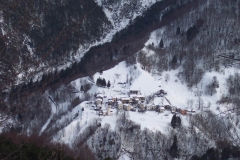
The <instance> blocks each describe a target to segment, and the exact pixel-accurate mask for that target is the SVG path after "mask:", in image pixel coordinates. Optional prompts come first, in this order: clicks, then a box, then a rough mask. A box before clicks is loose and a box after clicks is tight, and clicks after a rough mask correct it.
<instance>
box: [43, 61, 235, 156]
mask: <svg viewBox="0 0 240 160" xmlns="http://www.w3.org/2000/svg"><path fill="white" fill-rule="evenodd" d="M222 70H223V72H221V73H219V72H216V71H212V72H207V73H206V74H204V76H203V79H202V80H201V81H200V83H199V84H198V85H197V86H196V87H193V88H191V89H189V88H188V87H187V85H186V84H185V83H183V82H181V80H180V79H179V78H178V76H177V73H178V72H179V70H170V71H166V72H163V73H162V75H152V74H150V73H148V72H147V71H145V70H143V69H142V68H141V66H140V64H136V65H134V66H128V67H127V66H126V63H125V61H123V62H121V63H119V64H118V65H116V66H115V67H113V68H112V69H109V70H106V71H103V73H102V74H100V73H96V74H95V75H94V76H93V78H94V81H95V82H96V80H97V78H99V77H100V78H104V79H105V80H106V81H110V83H111V87H110V88H102V87H97V86H96V85H95V84H94V85H93V86H92V88H91V89H90V90H89V91H88V92H89V93H90V94H92V95H93V94H95V93H101V94H103V95H104V96H105V98H104V99H103V105H102V106H103V112H107V108H106V107H107V106H105V102H107V101H108V98H112V97H115V96H119V95H122V96H127V94H126V93H127V92H128V90H129V89H130V88H137V89H140V90H141V93H142V95H144V96H146V97H147V96H149V95H153V94H154V93H156V92H157V91H159V90H160V89H163V90H164V91H165V92H167V95H166V96H165V97H156V96H154V98H153V99H152V101H151V102H149V103H154V104H155V105H160V106H162V105H169V104H170V105H171V106H176V107H178V108H181V109H187V110H195V111H196V113H198V112H201V110H212V111H213V112H215V113H216V114H217V113H220V112H222V111H225V110H226V109H227V108H225V107H221V106H220V109H218V110H217V107H218V104H217V103H216V102H217V101H218V100H219V99H220V97H221V95H222V94H224V93H227V89H226V87H224V86H226V84H225V83H226V78H227V77H228V76H229V75H230V74H234V73H236V72H239V71H238V70H236V69H233V68H225V69H222ZM166 75H168V78H167V80H166ZM213 76H216V77H217V79H218V81H219V86H220V87H219V88H217V93H216V94H214V95H213V96H210V95H206V94H205V93H204V92H205V86H206V84H209V82H211V81H212V78H213ZM130 77H131V78H132V81H130V80H129V79H130ZM85 79H86V78H85ZM123 82H126V84H119V83H123ZM127 82H128V83H127ZM72 83H73V84H74V85H75V86H76V87H77V88H80V86H81V84H79V83H80V80H79V79H78V80H76V81H74V82H72ZM200 91H201V92H200ZM199 92H200V93H201V96H200V97H201V99H202V100H203V104H204V105H203V106H204V107H203V108H202V109H199V108H198V105H197V104H198V99H199V96H198V93H199ZM167 100H168V101H167ZM189 101H191V103H189ZM87 103H88V102H86V101H85V102H83V103H81V104H79V105H78V106H76V107H75V108H74V109H73V110H72V111H71V112H69V113H68V114H69V116H70V117H74V115H75V114H76V113H78V112H79V116H77V117H76V118H75V119H73V121H72V122H71V123H70V124H69V125H67V126H66V127H65V128H64V129H63V130H61V131H59V132H58V135H57V136H56V138H55V140H56V141H60V142H64V143H66V144H70V145H71V143H72V142H73V141H74V139H75V138H76V137H77V136H78V135H79V134H80V133H81V132H82V131H83V130H84V128H85V127H87V126H88V124H89V123H90V122H91V121H92V120H93V119H99V121H100V122H101V126H104V125H105V124H106V123H108V124H110V126H111V129H112V130H114V129H115V127H116V120H117V114H116V110H117V109H111V112H112V113H113V115H112V116H99V115H98V114H97V112H96V111H95V110H94V108H93V107H92V105H93V103H94V97H93V98H92V104H87ZM189 104H191V106H189ZM82 108H84V111H83V112H82V111H81V110H82ZM123 112H126V111H123ZM128 112H129V114H128V115H129V119H130V120H132V121H134V122H136V123H138V124H140V125H141V129H144V128H148V129H150V130H152V131H156V130H158V131H160V132H162V133H164V134H167V133H168V131H169V130H170V122H171V119H172V115H173V114H171V113H170V111H165V112H164V113H158V112H155V111H146V112H145V113H140V112H132V111H128ZM179 116H180V117H181V119H182V125H183V126H188V125H189V123H188V118H189V117H188V115H185V116H183V115H180V114H179ZM76 128H78V130H77V129H76ZM43 129H44V127H43ZM124 158H126V157H125V156H122V159H124Z"/></svg>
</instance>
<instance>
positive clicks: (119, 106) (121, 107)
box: [117, 101, 123, 110]
mask: <svg viewBox="0 0 240 160" xmlns="http://www.w3.org/2000/svg"><path fill="white" fill-rule="evenodd" d="M117 106H118V109H119V110H122V109H123V104H122V102H121V101H118V102H117Z"/></svg>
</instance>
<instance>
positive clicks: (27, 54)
mask: <svg viewBox="0 0 240 160" xmlns="http://www.w3.org/2000/svg"><path fill="white" fill-rule="evenodd" d="M107 6H109V7H111V8H112V9H113V10H114V9H117V8H118V6H120V1H107V0H104V1H102V7H107ZM138 6H140V4H139V3H137V1H132V3H131V4H130V5H129V8H125V10H123V11H122V16H123V17H128V16H129V17H131V15H127V13H128V12H126V11H127V10H131V9H135V8H138ZM0 7H1V11H0V18H2V19H3V20H4V23H0V26H1V28H2V29H3V30H4V32H0V53H1V57H2V58H1V59H0V62H1V63H0V67H1V72H0V83H1V85H0V90H1V95H0V107H1V111H2V112H4V113H6V116H1V119H2V122H1V124H2V126H3V132H6V133H8V132H11V133H19V134H23V135H28V136H30V135H34V134H38V133H39V134H42V131H41V129H42V126H43V125H44V124H45V122H46V121H47V119H48V118H49V117H50V116H51V103H54V104H55V107H56V110H57V114H55V115H53V118H52V120H51V122H50V124H49V125H48V127H47V128H46V129H45V130H44V134H42V135H43V137H44V136H45V137H44V139H45V140H51V138H52V137H53V135H55V134H56V133H57V132H58V134H57V135H58V136H59V137H61V136H64V131H63V130H62V129H63V128H64V127H66V126H67V125H68V124H70V123H71V121H72V118H71V117H68V116H67V112H68V111H70V110H72V109H73V108H74V107H75V106H77V105H78V104H80V103H81V102H83V101H84V100H88V99H90V98H91V97H92V96H93V95H89V94H88V90H89V89H90V88H91V86H92V85H93V84H92V83H89V82H88V81H87V80H83V81H81V87H80V88H77V87H76V86H75V85H74V84H72V83H70V82H71V81H72V80H74V79H76V78H79V77H83V76H90V79H91V75H92V74H94V73H95V72H97V71H99V72H102V71H103V70H105V69H108V68H110V67H112V66H114V65H115V64H117V63H118V62H120V61H122V60H126V62H127V64H128V65H129V66H131V65H134V64H135V63H136V60H137V61H138V62H139V63H141V65H142V66H143V67H144V68H145V70H147V71H148V72H150V73H153V74H156V73H157V74H161V73H162V72H163V71H166V70H170V69H177V68H180V71H179V73H178V77H179V78H180V79H181V81H182V82H183V83H186V84H187V85H188V87H189V88H190V89H191V88H194V87H197V86H198V83H199V82H200V80H201V79H202V76H203V75H204V73H205V72H206V71H211V70H212V71H218V72H224V70H222V69H221V68H222V67H229V66H234V67H236V68H239V64H236V63H235V62H234V61H232V60H228V59H224V58H221V57H220V56H227V57H233V58H239V53H240V52H239V49H240V48H239V36H240V33H239V29H238V26H239V16H240V12H239V10H240V9H239V8H240V2H239V1H238V0H232V1H227V0H212V1H207V0H195V1H191V0H178V1H175V0H166V1H161V2H156V3H155V4H154V5H152V6H151V7H150V8H149V9H147V10H146V11H145V12H144V13H143V15H142V16H139V17H137V18H135V19H134V20H132V21H131V23H129V25H128V26H127V27H126V28H125V29H123V30H122V31H120V32H118V33H117V34H116V35H115V36H114V37H113V41H112V42H108V43H106V44H102V45H98V46H94V47H92V48H91V49H90V50H89V51H88V52H87V53H86V54H85V55H84V56H83V57H82V59H81V61H77V60H74V56H75V55H76V54H77V52H78V49H79V46H84V47H86V48H87V47H89V46H90V45H91V44H93V43H95V41H99V40H101V38H103V37H104V36H105V35H106V34H107V32H109V30H111V29H112V27H113V26H112V24H111V23H110V21H109V20H108V19H107V17H106V15H105V14H104V12H103V11H102V7H100V6H98V5H97V3H95V2H94V1H92V0H89V1H86V2H85V1H75V0H71V1H69V0H68V1H64V0H63V1H43V2H40V1H36V2H35V3H32V2H31V1H24V2H22V1H4V2H0ZM219 13H221V14H219ZM125 14H126V15H125ZM115 16H116V17H117V15H115ZM96 17H97V18H96ZM160 27H161V28H160ZM158 28H160V29H158ZM154 30H155V34H156V37H157V43H152V44H149V45H148V46H147V49H148V50H149V51H153V52H154V53H155V54H153V55H150V56H149V55H148V54H147V53H146V51H145V50H141V49H142V48H143V47H144V43H145V42H146V41H147V39H148V38H149V34H150V33H151V32H152V31H154ZM69 60H70V61H72V62H73V63H72V65H70V66H68V67H67V68H62V69H55V70H49V71H48V68H49V67H57V66H58V65H62V64H64V63H65V62H68V61H69ZM30 68H32V69H30ZM34 68H39V70H38V69H36V71H35V70H34ZM29 69H30V70H29ZM42 69H43V70H42ZM38 71H43V72H42V73H41V74H40V75H38V76H39V77H38V78H36V77H35V74H36V73H39V72H38ZM20 73H23V74H22V75H23V77H22V78H19V77H18V75H19V74H20ZM133 78H134V77H130V79H133ZM239 78H240V76H239V74H235V75H231V76H229V78H228V79H226V82H227V87H228V91H229V93H228V94H227V95H222V98H221V99H220V100H219V104H227V105H229V104H230V105H231V106H232V110H233V111H234V112H236V116H229V117H228V118H226V119H221V118H219V117H218V116H214V114H213V113H212V112H210V111H209V112H204V113H201V114H196V115H195V116H192V117H191V120H189V121H190V124H191V127H190V128H184V127H183V126H181V119H180V118H179V117H177V116H174V118H173V119H172V122H171V126H170V134H169V135H164V134H162V133H161V132H153V131H151V130H148V129H144V130H141V129H140V125H139V124H136V123H134V122H132V121H130V120H129V119H128V115H127V114H119V115H118V120H117V126H118V129H116V130H113V129H111V128H110V125H106V126H102V127H99V126H98V125H97V121H98V120H94V121H93V122H91V124H90V125H89V127H88V128H87V129H85V130H84V132H82V133H81V136H79V137H78V138H77V139H76V142H75V143H74V144H73V146H72V148H74V150H73V152H74V151H75V152H78V151H79V150H80V151H81V153H83V154H84V155H86V153H91V154H89V155H91V156H92V155H94V156H92V157H85V159H87V158H89V159H90V158H92V159H95V158H96V159H105V158H106V159H116V158H118V157H119V156H120V155H121V154H123V153H128V154H130V155H131V157H132V158H133V159H138V160H145V159H172V158H182V159H191V160H198V159H199V160H214V159H216V160H218V159H222V160H225V159H228V158H229V157H232V158H239V157H240V148H239V144H240V139H239V133H238V130H237V129H238V127H239V126H240V124H239V117H238V115H239V102H240V99H239V94H240V84H239V80H240V79H239ZM18 79H22V81H20V82H18ZM94 83H96V84H97V85H98V86H100V87H110V86H111V84H110V82H109V81H108V80H105V79H104V80H103V79H100V78H99V79H98V80H97V82H94ZM218 87H221V86H219V84H218V79H217V78H216V77H212V81H210V82H209V84H207V85H206V86H203V87H202V88H201V94H207V95H210V96H212V95H214V94H216V88H218ZM80 91H81V96H76V93H78V92H80ZM63 103H67V108H64V107H62V106H61V104H63ZM201 107H203V104H202V101H201V95H199V109H200V108H201ZM39 113H40V114H39ZM8 119H11V123H4V122H5V121H7V120H8ZM62 119H65V120H66V121H64V123H63V122H62ZM212 126H214V127H212ZM195 128H199V129H200V130H201V132H197V131H196V129H195ZM80 130H81V128H77V127H76V128H75V130H74V132H76V133H77V132H79V131H80ZM4 136H5V135H4ZM0 138H1V139H2V141H1V142H0V145H1V148H0V149H1V150H3V151H4V152H5V155H1V156H2V158H3V157H7V156H9V158H10V157H12V158H14V157H19V158H20V159H23V158H26V159H27V158H28V159H31V158H33V157H32V156H36V155H37V156H38V158H39V157H40V158H41V156H42V155H45V156H52V155H49V152H50V150H49V148H47V149H46V146H45V147H43V148H42V147H41V146H39V145H35V144H34V143H28V140H26V139H24V138H23V143H22V142H21V143H19V142H18V144H17V145H15V144H14V143H17V142H14V143H13V142H12V141H11V140H10V139H7V138H4V137H0ZM19 139H21V138H20V137H19ZM40 147H41V148H40ZM84 147H86V148H84ZM6 148H7V149H8V150H7V149H6ZM19 148H20V149H19ZM54 148H55V149H54ZM56 148H57V149H56ZM15 151H16V152H15ZM51 151H52V152H54V153H56V157H58V158H59V157H60V158H61V157H65V151H64V152H62V151H60V150H59V148H58V147H56V146H55V147H53V150H51ZM66 152H68V149H66ZM69 152H70V151H69ZM92 152H93V153H92ZM22 153H24V154H22ZM33 153H34V155H33ZM81 153H80V154H81ZM68 154H69V153H68ZM56 157H55V158H56ZM77 157H80V159H81V155H74V157H68V156H66V157H65V159H71V158H77ZM34 158H36V157H34ZM82 159H84V157H83V158H82Z"/></svg>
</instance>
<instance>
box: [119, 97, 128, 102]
mask: <svg viewBox="0 0 240 160" xmlns="http://www.w3.org/2000/svg"><path fill="white" fill-rule="evenodd" d="M121 101H122V103H129V102H130V98H129V97H124V98H121Z"/></svg>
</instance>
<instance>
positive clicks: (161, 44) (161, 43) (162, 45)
mask: <svg viewBox="0 0 240 160" xmlns="http://www.w3.org/2000/svg"><path fill="white" fill-rule="evenodd" d="M159 47H160V48H163V47H164V44H163V40H162V39H161V41H160V44H159Z"/></svg>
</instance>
